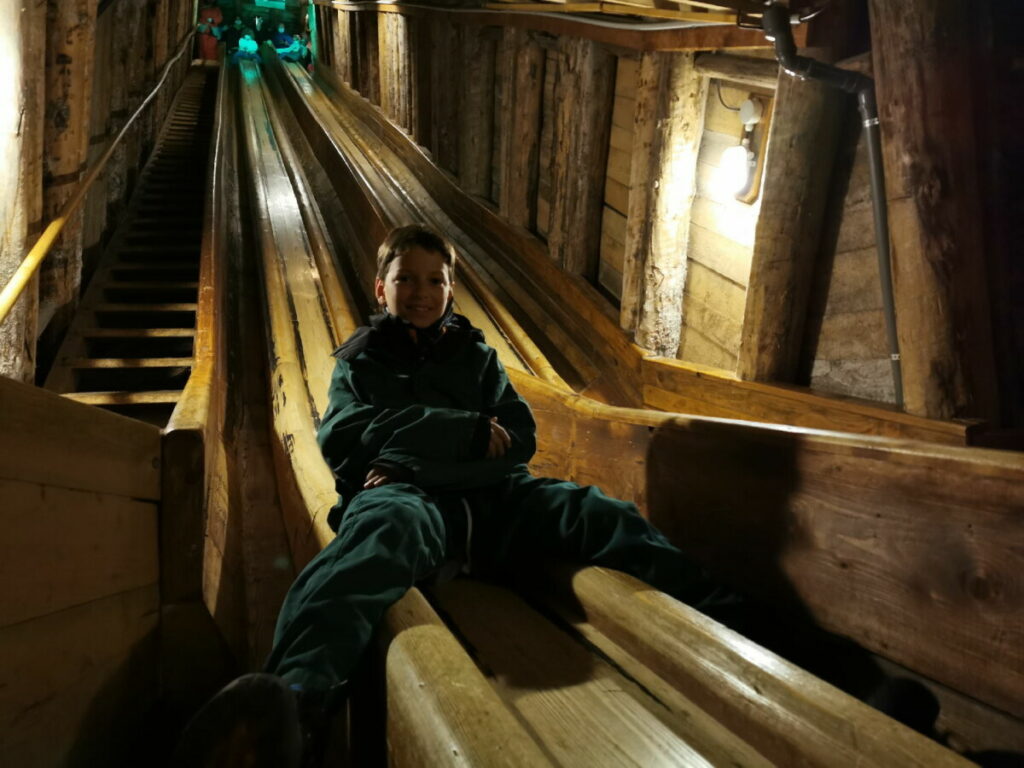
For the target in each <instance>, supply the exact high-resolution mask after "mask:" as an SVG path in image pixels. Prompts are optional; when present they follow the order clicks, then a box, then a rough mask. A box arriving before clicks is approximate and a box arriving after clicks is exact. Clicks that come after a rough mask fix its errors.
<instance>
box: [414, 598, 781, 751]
mask: <svg viewBox="0 0 1024 768" xmlns="http://www.w3.org/2000/svg"><path fill="white" fill-rule="evenodd" d="M433 592H434V594H435V595H436V597H437V600H438V602H439V604H440V607H441V608H442V610H443V611H444V613H445V615H446V616H447V617H449V618H450V620H451V621H452V622H453V623H454V625H455V626H456V627H457V628H458V632H459V636H460V637H462V638H464V639H465V641H466V642H468V643H469V645H470V646H471V647H472V648H473V649H474V651H475V658H476V661H477V663H478V664H479V665H480V666H481V667H483V668H484V669H486V670H487V672H488V675H489V677H490V678H491V680H492V681H493V685H494V686H495V687H496V688H497V690H498V691H499V692H500V694H501V696H502V698H503V699H504V700H505V701H507V702H508V704H509V706H510V708H511V709H512V710H513V711H514V712H515V713H516V715H517V716H518V717H519V718H521V719H522V720H523V721H524V722H525V723H526V725H527V726H528V727H529V729H530V731H531V733H533V734H535V735H536V737H537V739H538V740H539V741H540V742H541V744H543V745H544V747H545V748H546V750H547V751H548V752H549V753H550V754H551V755H552V757H553V759H554V760H555V761H556V762H557V763H558V764H559V765H587V766H595V768H596V767H597V766H622V765H631V766H669V765H721V764H739V765H757V766H765V767H767V766H768V765H769V763H768V762H767V761H766V760H765V759H764V758H763V757H761V756H760V755H758V754H757V753H756V752H755V751H754V750H753V749H751V748H750V746H749V745H747V744H745V743H744V742H743V741H742V739H740V738H739V737H737V736H736V735H735V734H733V733H730V732H729V731H728V730H726V729H725V728H723V727H722V726H721V725H720V724H718V723H715V722H714V720H712V718H710V717H708V716H707V714H706V713H705V712H703V711H702V710H701V709H700V708H698V707H696V706H694V705H693V704H692V703H691V702H688V701H686V700H685V699H684V701H683V702H681V706H682V707H683V708H685V714H677V713H675V712H669V711H666V710H667V707H666V706H665V703H664V702H663V701H662V700H660V699H658V700H655V699H654V697H653V695H652V694H651V693H650V692H648V691H647V690H645V689H643V688H641V687H640V686H639V685H637V684H636V683H635V682H634V681H633V680H632V679H630V677H627V676H626V675H624V674H622V673H621V672H620V671H619V670H618V669H616V668H614V667H613V666H612V665H610V664H609V663H608V662H606V661H604V660H603V659H601V658H599V657H595V656H593V655H592V654H591V652H590V650H589V649H588V648H587V647H586V646H584V645H582V644H580V643H578V642H576V641H575V640H574V639H573V638H572V637H571V636H570V635H568V634H566V633H565V632H564V631H563V630H561V629H560V628H558V627H556V626H555V625H554V624H552V623H551V622H550V621H547V620H546V619H545V618H544V617H542V616H541V615H540V614H538V613H537V612H536V611H534V610H533V609H531V608H530V607H529V606H528V605H527V604H526V603H525V602H524V601H523V600H522V599H521V598H519V597H517V596H515V595H514V594H513V593H511V592H509V591H508V590H505V589H500V588H497V587H492V586H488V585H485V584H482V583H480V582H476V581H471V580H468V579H459V580H456V581H453V582H449V583H447V584H444V585H443V586H441V587H439V588H437V589H435V590H433ZM541 681H543V682H541ZM538 683H539V684H538ZM680 698H681V697H679V696H678V694H676V696H675V697H671V695H670V700H672V699H674V701H673V703H676V702H678V700H679V699H680ZM705 729H706V730H705Z"/></svg>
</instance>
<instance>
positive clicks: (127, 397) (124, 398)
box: [61, 389, 181, 405]
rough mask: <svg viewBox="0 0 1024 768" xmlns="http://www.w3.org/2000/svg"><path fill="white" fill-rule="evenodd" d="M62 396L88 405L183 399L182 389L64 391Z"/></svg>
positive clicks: (151, 402)
mask: <svg viewBox="0 0 1024 768" xmlns="http://www.w3.org/2000/svg"><path fill="white" fill-rule="evenodd" d="M61 397H66V398H67V399H68V400H74V401H75V402H76V403H86V404H87V405H174V404H175V403H177V402H178V400H180V399H181V390H180V389H166V390H154V391H152V392H64V393H62V394H61Z"/></svg>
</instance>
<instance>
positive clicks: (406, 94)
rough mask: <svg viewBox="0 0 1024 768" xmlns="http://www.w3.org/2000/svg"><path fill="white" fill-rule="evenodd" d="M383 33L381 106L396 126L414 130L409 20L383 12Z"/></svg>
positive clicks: (381, 43) (379, 23)
mask: <svg viewBox="0 0 1024 768" xmlns="http://www.w3.org/2000/svg"><path fill="white" fill-rule="evenodd" d="M378 19H379V21H378V32H379V35H380V45H379V46H378V47H379V50H380V108H381V109H382V110H383V112H384V114H385V115H387V116H388V117H389V118H391V121H392V122H393V123H395V125H397V126H399V127H400V128H402V129H403V130H405V131H410V130H411V129H412V116H411V109H412V107H411V99H410V88H411V83H410V79H409V77H410V72H411V69H412V68H411V66H410V63H409V57H410V51H409V21H408V18H407V17H406V16H404V15H403V14H401V13H381V14H380V15H379V17H378Z"/></svg>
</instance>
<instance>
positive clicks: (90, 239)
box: [82, 6, 114, 282]
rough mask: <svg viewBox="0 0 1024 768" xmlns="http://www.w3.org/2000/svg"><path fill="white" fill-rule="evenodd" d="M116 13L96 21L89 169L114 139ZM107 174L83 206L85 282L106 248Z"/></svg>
mask: <svg viewBox="0 0 1024 768" xmlns="http://www.w3.org/2000/svg"><path fill="white" fill-rule="evenodd" d="M113 17H114V14H113V13H111V6H107V7H106V10H105V11H104V13H102V14H100V15H99V16H98V17H97V18H96V48H95V54H94V56H93V62H92V72H93V76H92V101H91V104H90V107H89V149H88V153H87V155H86V167H91V166H92V165H93V164H95V163H96V162H97V161H98V160H99V159H100V157H102V156H103V153H104V152H105V151H106V148H107V142H109V141H110V139H111V136H110V133H109V130H108V122H109V121H108V117H109V115H110V86H111V71H110V70H111V66H112V65H113V55H112V44H113V40H112V37H111V32H112V28H111V27H112V22H113ZM109 178H110V176H109V173H104V174H102V175H101V176H99V178H97V179H96V181H94V182H93V184H92V187H91V188H90V190H89V193H88V195H87V196H86V198H85V202H84V203H83V206H82V207H83V211H84V214H83V217H82V218H83V221H82V279H83V281H85V282H88V281H89V278H90V276H91V275H92V274H93V272H94V271H95V269H96V263H97V262H98V260H99V256H100V253H99V252H100V249H101V248H102V242H103V232H104V230H105V229H106V228H107V182H108V180H109Z"/></svg>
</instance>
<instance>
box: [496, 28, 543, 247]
mask: <svg viewBox="0 0 1024 768" xmlns="http://www.w3.org/2000/svg"><path fill="white" fill-rule="evenodd" d="M499 57H500V59H502V60H504V61H506V62H508V66H510V67H511V68H512V72H511V77H510V78H508V79H506V81H505V82H506V87H505V88H504V89H503V90H502V94H501V96H502V99H503V102H502V105H501V115H502V119H501V124H502V132H501V137H500V139H501V185H500V193H501V195H500V198H499V201H498V204H499V209H500V210H501V214H502V216H504V217H505V218H506V219H507V220H508V221H509V222H511V223H512V224H515V225H517V226H520V227H526V228H532V227H534V226H535V222H536V210H537V170H538V156H539V151H540V109H541V98H542V92H543V85H544V83H543V76H544V75H543V73H544V51H543V49H542V48H541V47H540V46H539V45H537V44H536V43H535V42H533V41H532V40H531V39H530V38H529V35H528V34H527V33H526V31H525V30H522V29H515V28H510V27H505V29H504V30H503V33H502V39H501V48H500V51H499Z"/></svg>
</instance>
